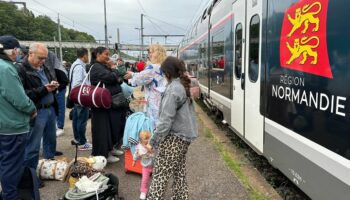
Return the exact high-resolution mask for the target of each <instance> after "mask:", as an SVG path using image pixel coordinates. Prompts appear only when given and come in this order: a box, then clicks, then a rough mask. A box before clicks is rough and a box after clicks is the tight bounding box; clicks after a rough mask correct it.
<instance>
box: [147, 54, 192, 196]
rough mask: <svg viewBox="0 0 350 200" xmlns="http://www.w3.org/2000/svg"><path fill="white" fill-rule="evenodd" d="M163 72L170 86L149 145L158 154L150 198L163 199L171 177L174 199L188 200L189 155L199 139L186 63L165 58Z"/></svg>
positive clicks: (173, 58)
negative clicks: (190, 146)
mask: <svg viewBox="0 0 350 200" xmlns="http://www.w3.org/2000/svg"><path fill="white" fill-rule="evenodd" d="M161 69H162V71H163V72H164V73H165V77H166V79H167V80H168V85H167V87H166V90H165V92H164V94H163V96H162V100H161V104H160V109H159V119H158V122H157V127H156V129H155V131H154V133H153V136H152V137H151V139H150V142H149V144H148V146H149V147H148V148H149V149H155V150H156V151H157V155H156V158H155V164H154V170H153V175H152V176H153V179H152V182H151V185H150V189H149V192H148V196H147V199H148V200H153V199H164V193H165V189H166V187H167V183H168V180H169V178H170V177H173V181H174V184H173V187H172V190H173V196H172V199H188V186H187V181H186V154H187V150H188V147H189V145H190V144H191V142H192V141H193V140H194V139H195V138H196V137H197V136H198V130H197V124H196V114H195V110H194V105H193V102H192V99H191V93H190V83H191V80H190V79H189V78H188V76H187V75H186V68H185V64H184V62H182V61H180V60H179V59H177V58H175V57H168V58H167V59H165V61H164V62H163V63H162V65H161Z"/></svg>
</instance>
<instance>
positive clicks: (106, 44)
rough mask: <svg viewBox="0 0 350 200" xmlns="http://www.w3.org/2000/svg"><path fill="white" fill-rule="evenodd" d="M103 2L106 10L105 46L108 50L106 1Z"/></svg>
mask: <svg viewBox="0 0 350 200" xmlns="http://www.w3.org/2000/svg"><path fill="white" fill-rule="evenodd" d="M103 2H104V10H105V46H106V48H108V38H107V15H106V0H104V1H103Z"/></svg>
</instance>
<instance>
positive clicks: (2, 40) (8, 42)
mask: <svg viewBox="0 0 350 200" xmlns="http://www.w3.org/2000/svg"><path fill="white" fill-rule="evenodd" d="M14 48H20V45H19V42H18V40H17V39H16V38H15V37H13V36H11V35H4V36H0V49H14Z"/></svg>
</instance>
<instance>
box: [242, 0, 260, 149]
mask: <svg viewBox="0 0 350 200" xmlns="http://www.w3.org/2000/svg"><path fill="white" fill-rule="evenodd" d="M261 18H262V1H255V0H252V1H247V12H246V49H245V51H246V52H245V73H244V74H245V75H244V76H245V79H244V80H245V81H244V85H245V86H244V91H245V97H244V134H245V135H244V137H245V138H246V140H247V141H248V142H249V143H250V144H251V145H253V146H254V147H255V148H256V149H257V150H258V151H260V152H261V153H263V140H264V137H263V136H264V134H263V127H264V126H263V124H264V121H263V120H264V119H263V116H262V115H261V114H260V109H259V106H260V76H261V74H260V71H261V70H260V69H261V24H262V23H261Z"/></svg>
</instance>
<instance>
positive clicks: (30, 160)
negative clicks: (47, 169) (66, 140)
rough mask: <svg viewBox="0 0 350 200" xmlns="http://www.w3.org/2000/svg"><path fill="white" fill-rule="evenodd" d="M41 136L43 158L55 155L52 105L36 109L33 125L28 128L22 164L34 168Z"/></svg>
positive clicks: (54, 115) (54, 124)
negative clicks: (36, 113)
mask: <svg viewBox="0 0 350 200" xmlns="http://www.w3.org/2000/svg"><path fill="white" fill-rule="evenodd" d="M41 137H42V138H43V154H44V158H45V159H51V158H54V157H55V153H56V113H55V109H54V107H53V106H51V107H50V108H44V109H40V110H38V115H37V116H36V119H35V122H34V126H33V127H31V128H30V131H29V134H28V137H27V145H26V150H25V160H24V165H25V166H28V167H30V168H34V169H36V167H37V165H38V162H39V150H40V142H41Z"/></svg>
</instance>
